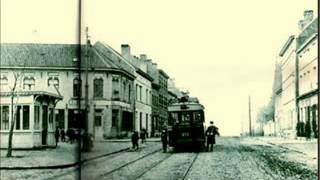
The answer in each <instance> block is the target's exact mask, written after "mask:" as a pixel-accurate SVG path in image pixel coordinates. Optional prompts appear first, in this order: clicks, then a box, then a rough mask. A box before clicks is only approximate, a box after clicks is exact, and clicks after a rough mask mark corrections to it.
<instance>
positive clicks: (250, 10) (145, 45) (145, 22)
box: [1, 0, 317, 135]
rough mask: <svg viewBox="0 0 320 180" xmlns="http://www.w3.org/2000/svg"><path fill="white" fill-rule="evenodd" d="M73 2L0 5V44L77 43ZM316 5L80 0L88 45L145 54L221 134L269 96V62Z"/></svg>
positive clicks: (268, 0) (269, 0) (270, 0)
mask: <svg viewBox="0 0 320 180" xmlns="http://www.w3.org/2000/svg"><path fill="white" fill-rule="evenodd" d="M77 2H78V1H77V0H67V1H66V0H28V1H25V0H1V42H33V43H76V42H77V28H78V21H77V19H78V16H77V15H78V3H77ZM316 8H317V1H316V0H304V1H303V0H281V1H279V0H265V1H257V0H242V1H239V0H221V1H214V0H197V1H196V0H189V1H186V0H158V1H156V0H153V1H152V0H135V1H132V0H106V1H102V0H90V1H89V0H85V1H84V3H83V13H84V16H83V19H82V20H83V27H84V26H88V27H89V33H90V35H91V38H92V41H93V42H95V41H98V40H99V41H104V42H105V43H107V44H109V45H110V46H112V47H113V48H114V49H116V50H118V51H119V52H120V45H121V44H124V43H125V44H129V45H130V46H131V50H132V53H133V54H135V55H139V54H142V53H144V54H147V55H148V57H149V58H150V59H152V60H153V61H154V62H156V63H157V64H158V66H159V68H162V69H163V70H164V71H165V72H166V73H167V74H168V75H169V76H170V77H172V78H174V79H175V82H176V85H177V87H180V88H183V89H188V90H189V91H190V93H191V96H196V97H198V98H199V99H200V101H201V102H202V103H203V105H204V106H205V108H206V118H207V121H210V120H213V121H214V122H215V124H216V125H217V126H218V127H219V129H220V131H221V134H222V135H238V134H239V133H240V132H241V124H242V122H244V124H245V127H244V129H245V128H246V127H247V125H246V123H247V122H248V96H249V95H250V96H251V98H252V109H253V114H252V116H253V117H255V116H256V115H255V113H256V110H258V108H259V107H261V106H263V105H265V104H267V103H268V101H269V99H270V96H271V89H272V80H273V73H274V67H275V60H276V56H277V54H278V52H279V51H280V49H281V47H282V46H283V44H284V43H285V42H286V40H287V39H288V37H289V35H291V34H295V33H296V32H297V31H298V29H297V23H298V21H299V20H300V19H301V18H303V11H304V10H307V9H308V10H309V9H311V10H314V11H315V12H314V15H315V16H317V11H316V10H317V9H316Z"/></svg>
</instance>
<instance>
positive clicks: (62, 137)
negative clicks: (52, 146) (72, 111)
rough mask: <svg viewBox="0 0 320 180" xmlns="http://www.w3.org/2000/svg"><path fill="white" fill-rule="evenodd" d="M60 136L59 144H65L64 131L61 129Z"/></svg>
mask: <svg viewBox="0 0 320 180" xmlns="http://www.w3.org/2000/svg"><path fill="white" fill-rule="evenodd" d="M60 135H61V142H65V141H66V133H65V132H64V129H61V131H60Z"/></svg>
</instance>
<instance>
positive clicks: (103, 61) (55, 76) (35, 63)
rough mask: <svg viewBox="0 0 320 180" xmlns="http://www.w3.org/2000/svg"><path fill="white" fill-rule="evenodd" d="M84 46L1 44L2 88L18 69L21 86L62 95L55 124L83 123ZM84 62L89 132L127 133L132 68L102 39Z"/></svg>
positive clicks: (130, 121) (130, 118) (130, 123)
mask: <svg viewBox="0 0 320 180" xmlns="http://www.w3.org/2000/svg"><path fill="white" fill-rule="evenodd" d="M82 49H85V48H81V49H80V46H79V45H75V44H1V67H0V69H1V88H3V89H1V90H2V91H5V90H6V88H8V85H6V84H8V82H10V79H9V77H10V76H12V73H13V72H14V71H17V70H21V71H23V73H24V79H23V80H22V81H21V83H22V86H23V88H24V89H26V90H29V91H39V90H44V89H48V88H50V87H53V86H56V89H57V90H58V92H59V93H60V94H61V96H63V99H62V100H61V101H59V102H58V103H57V104H56V109H55V117H56V121H57V122H56V125H57V127H59V128H63V129H64V130H66V129H68V128H75V129H79V128H83V127H85V116H84V108H85V98H84V97H85V84H86V80H85V79H86V78H85V73H84V70H85V68H84V67H85V62H86V61H85V58H83V57H84V56H81V61H80V54H79V53H82V54H81V55H84V52H83V51H82ZM88 61H89V63H88V67H89V70H88V94H89V97H88V104H89V113H88V114H89V115H88V116H89V117H88V119H89V121H88V130H89V133H91V134H93V135H94V137H95V138H96V139H100V138H105V137H115V136H118V135H125V134H128V132H131V131H132V130H133V112H134V110H133V104H134V103H133V102H134V101H133V97H134V94H133V91H132V89H133V80H134V78H135V76H134V72H135V69H134V68H132V67H130V66H128V65H127V64H126V63H124V59H123V57H122V56H121V55H120V54H118V53H117V52H115V51H114V50H113V49H111V48H108V47H107V46H105V45H103V44H102V43H100V42H97V43H96V44H95V45H94V46H92V47H91V48H89V59H88ZM79 67H81V71H80V68H79ZM1 104H2V102H1ZM40 130H42V129H41V128H40Z"/></svg>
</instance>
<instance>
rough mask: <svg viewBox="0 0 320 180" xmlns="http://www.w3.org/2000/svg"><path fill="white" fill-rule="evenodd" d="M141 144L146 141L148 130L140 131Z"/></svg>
mask: <svg viewBox="0 0 320 180" xmlns="http://www.w3.org/2000/svg"><path fill="white" fill-rule="evenodd" d="M140 138H141V144H143V143H145V142H146V130H145V129H142V130H141V132H140Z"/></svg>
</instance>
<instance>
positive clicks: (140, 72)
mask: <svg viewBox="0 0 320 180" xmlns="http://www.w3.org/2000/svg"><path fill="white" fill-rule="evenodd" d="M136 72H137V73H138V74H140V75H141V76H143V77H144V78H146V79H148V80H149V81H151V82H152V81H153V78H152V77H151V76H150V75H149V74H147V73H145V72H143V71H142V70H141V69H140V68H137V70H136Z"/></svg>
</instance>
